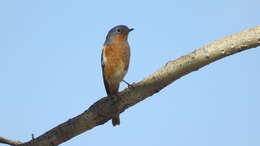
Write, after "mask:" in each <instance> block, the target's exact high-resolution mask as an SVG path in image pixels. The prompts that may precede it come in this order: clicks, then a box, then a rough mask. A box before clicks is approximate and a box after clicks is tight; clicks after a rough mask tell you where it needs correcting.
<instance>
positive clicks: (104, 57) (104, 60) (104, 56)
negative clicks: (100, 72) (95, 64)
mask: <svg viewBox="0 0 260 146" xmlns="http://www.w3.org/2000/svg"><path fill="white" fill-rule="evenodd" d="M105 52H106V51H105V47H104V48H103V54H102V61H103V62H102V64H105V63H106V62H107V58H106V53H105Z"/></svg>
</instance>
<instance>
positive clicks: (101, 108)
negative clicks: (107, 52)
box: [19, 26, 260, 146]
mask: <svg viewBox="0 0 260 146" xmlns="http://www.w3.org/2000/svg"><path fill="white" fill-rule="evenodd" d="M257 46H260V26H257V27H255V28H252V29H249V30H246V31H243V32H239V33H237V34H234V35H231V36H229V37H226V38H224V39H221V40H218V41H214V42H213V43H211V44H208V45H206V46H204V47H202V48H199V49H197V50H195V51H193V52H191V53H190V54H188V55H186V56H182V57H180V58H179V59H177V60H175V61H169V62H168V63H167V64H166V65H164V66H163V67H162V68H160V69H159V70H157V71H156V72H154V73H153V74H151V75H149V76H148V77H146V78H145V79H144V80H142V81H140V82H138V83H136V84H134V85H133V87H130V88H127V89H125V90H123V91H122V92H120V93H119V99H118V100H117V101H113V100H111V98H109V97H103V98H101V99H100V100H99V101H97V102H96V103H94V104H93V105H92V106H91V107H90V108H89V109H87V110H86V111H85V112H83V113H82V114H80V115H78V116H77V117H74V118H72V119H69V120H68V121H66V122H64V123H62V124H60V125H58V126H57V127H55V128H53V129H51V130H49V131H48V132H46V133H44V134H43V135H41V136H39V137H37V138H35V139H34V140H31V141H29V142H27V143H23V144H20V145H19V146H55V145H58V144H61V143H63V142H65V141H67V140H69V139H71V138H73V137H75V136H77V135H79V134H81V133H83V132H85V131H87V130H90V129H92V128H94V127H96V126H98V125H101V124H104V123H105V122H107V121H108V120H110V119H111V117H112V115H113V114H114V113H115V112H116V111H115V110H114V108H113V107H114V106H115V105H116V106H117V107H119V108H118V109H119V110H120V112H123V111H124V110H126V109H127V108H128V107H130V106H133V105H134V104H136V103H138V102H140V101H142V100H144V99H145V98H147V97H149V96H152V95H153V94H155V93H157V92H158V91H160V90H161V89H162V88H164V87H166V86H167V85H169V84H171V83H172V82H174V81H175V80H177V79H179V78H181V77H182V76H184V75H186V74H188V73H190V72H192V71H197V70H198V69H199V68H201V67H203V66H205V65H208V64H210V63H211V62H214V61H215V60H218V59H221V58H223V57H226V56H229V55H232V54H234V53H238V52H240V51H243V50H247V49H250V48H255V47H257Z"/></svg>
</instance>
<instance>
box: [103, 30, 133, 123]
mask: <svg viewBox="0 0 260 146" xmlns="http://www.w3.org/2000/svg"><path fill="white" fill-rule="evenodd" d="M132 30H134V29H132V28H131V29H130V28H128V27H127V26H125V25H118V26H115V27H114V28H112V29H111V30H110V31H109V32H108V34H107V36H106V41H105V43H104V45H103V49H102V55H101V62H102V73H103V81H104V84H105V88H106V92H107V95H108V96H111V97H116V95H117V93H118V88H119V85H120V82H121V81H124V80H123V78H124V77H125V75H126V73H127V70H128V66H129V60H130V47H129V44H128V41H127V38H128V34H129V32H130V31H132ZM112 124H113V126H116V125H120V119H119V113H117V114H116V115H114V116H113V117H112Z"/></svg>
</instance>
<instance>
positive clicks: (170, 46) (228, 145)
mask: <svg viewBox="0 0 260 146" xmlns="http://www.w3.org/2000/svg"><path fill="white" fill-rule="evenodd" d="M259 6H260V1H259V0H229V1H226V0H217V1H199V0H197V1H185V0H182V1H180V0H179V1H177V0H171V1H170V0H169V1H163V0H161V1H152V0H149V1H139V0H131V1H119V0H118V1H115V0H109V1H98V0H96V1H92V2H89V1H84V0H81V1H77V0H75V1H66V0H56V1H52V0H38V1H35V0H12V1H10V0H9V1H7V0H6V1H1V2H0V22H1V23H0V115H1V120H0V136H3V137H7V138H10V139H16V140H20V141H28V140H30V139H31V134H32V133H34V135H35V136H36V137H37V136H39V135H41V134H43V133H44V132H46V131H47V130H50V129H51V128H53V127H55V126H57V125H58V124H60V123H63V122H65V121H67V120H68V119H69V118H72V117H74V116H77V115H78V114H80V113H82V112H83V111H85V110H86V109H87V108H88V107H89V106H90V105H92V104H93V103H94V102H95V101H97V100H99V99H100V98H101V97H104V96H105V95H106V92H105V89H104V86H103V80H102V73H101V64H100V54H101V48H102V45H103V42H104V40H105V36H106V34H107V32H108V31H109V29H110V28H112V27H114V26H115V25H118V24H124V25H127V26H129V27H131V28H132V27H133V28H135V30H134V31H133V32H131V33H130V35H129V43H130V45H131V55H132V56H131V62H130V68H129V71H128V74H127V76H126V77H125V79H126V80H127V81H128V82H138V81H140V80H142V79H143V78H144V77H146V76H147V75H149V74H151V73H153V72H154V71H155V70H157V69H159V68H160V67H161V66H163V65H164V64H165V63H166V62H167V61H170V60H174V59H177V58H179V57H180V56H183V55H185V54H187V53H189V52H191V51H193V50H194V49H197V48H199V47H202V46H204V45H206V44H208V43H210V42H212V41H214V40H218V39H221V38H223V37H225V36H228V35H231V34H233V33H236V32H240V31H243V30H245V29H249V28H252V27H255V26H257V25H259V24H260V19H259V18H260V17H259V14H260V10H259ZM259 58H260V48H259V47H258V48H254V49H250V50H248V51H244V52H241V53H238V54H235V55H233V56H230V57H227V58H224V59H221V60H219V61H217V62H214V63H212V64H210V65H208V66H206V67H204V68H202V69H200V70H199V71H196V72H193V73H191V74H188V75H187V76H185V77H183V78H181V79H179V80H177V81H176V82H174V83H173V84H171V85H170V86H168V87H166V88H164V89H163V90H161V92H159V93H157V94H155V95H154V96H152V97H150V98H148V99H146V100H145V101H143V102H141V103H139V104H137V105H135V106H133V107H131V108H129V109H128V110H126V111H125V112H124V113H123V114H121V125H120V126H119V127H116V128H114V127H113V126H112V124H111V122H110V121H109V122H107V123H106V124H104V125H102V126H98V127H96V128H94V129H92V130H90V131H87V132H85V133H83V134H81V135H79V136H77V137H74V138H73V139H71V140H70V141H67V142H65V143H63V144H61V145H62V146H87V145H92V146H100V145H109V146H112V145H113V146H121V145H124V146H133V145H149V146H158V145H162V146H259V145H260V140H259V137H260V125H259V123H260V116H259V112H260V92H259V87H260V77H259V74H260V61H259ZM125 87H126V85H125V84H123V83H122V84H121V89H124V88H125ZM0 145H1V144H0Z"/></svg>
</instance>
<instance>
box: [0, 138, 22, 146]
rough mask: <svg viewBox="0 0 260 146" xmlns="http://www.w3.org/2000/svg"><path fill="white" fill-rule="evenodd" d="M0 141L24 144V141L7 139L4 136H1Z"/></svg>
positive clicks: (10, 143)
mask: <svg viewBox="0 0 260 146" xmlns="http://www.w3.org/2000/svg"><path fill="white" fill-rule="evenodd" d="M0 143H4V144H9V145H13V146H15V145H19V144H22V142H20V141H16V140H11V139H6V138H4V137H0Z"/></svg>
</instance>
